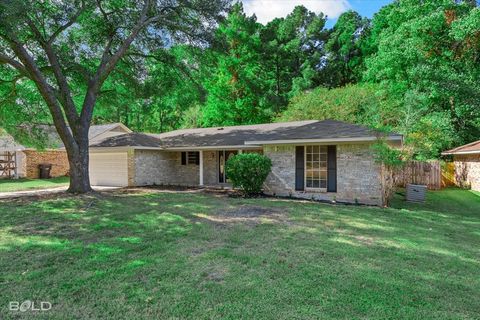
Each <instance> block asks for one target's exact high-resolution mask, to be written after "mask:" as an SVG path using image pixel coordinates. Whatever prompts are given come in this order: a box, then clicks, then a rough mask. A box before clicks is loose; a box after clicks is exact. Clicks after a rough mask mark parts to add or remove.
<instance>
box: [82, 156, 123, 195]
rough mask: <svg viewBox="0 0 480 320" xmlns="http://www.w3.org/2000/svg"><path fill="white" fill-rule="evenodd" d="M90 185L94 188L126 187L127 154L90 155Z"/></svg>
mask: <svg viewBox="0 0 480 320" xmlns="http://www.w3.org/2000/svg"><path fill="white" fill-rule="evenodd" d="M89 168H90V183H91V184H92V185H93V186H114V187H126V186H127V185H128V164H127V153H126V152H118V153H90V166H89Z"/></svg>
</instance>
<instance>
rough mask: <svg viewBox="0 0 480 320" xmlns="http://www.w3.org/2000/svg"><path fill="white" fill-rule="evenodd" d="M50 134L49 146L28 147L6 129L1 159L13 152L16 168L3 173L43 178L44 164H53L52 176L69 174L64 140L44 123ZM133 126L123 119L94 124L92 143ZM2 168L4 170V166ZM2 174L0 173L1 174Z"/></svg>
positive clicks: (0, 141)
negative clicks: (42, 169) (40, 148)
mask: <svg viewBox="0 0 480 320" xmlns="http://www.w3.org/2000/svg"><path fill="white" fill-rule="evenodd" d="M39 129H40V130H41V131H42V134H44V135H45V137H46V140H47V142H46V144H47V145H48V148H46V149H45V150H37V149H34V148H28V147H25V146H23V145H20V144H18V143H16V142H15V140H14V139H13V137H12V136H10V135H8V134H6V133H3V134H2V135H1V136H0V162H1V161H2V158H5V157H6V155H9V156H10V158H11V159H14V161H15V165H14V167H15V168H16V169H15V170H9V172H8V173H6V174H4V175H3V177H12V176H14V175H17V176H18V177H19V178H29V179H37V178H39V174H40V172H39V168H38V166H39V165H40V164H51V165H52V169H51V171H50V175H51V176H52V177H62V176H66V175H68V172H69V164H68V159H67V153H66V152H65V148H63V145H62V141H61V140H60V137H59V136H58V135H57V133H56V131H55V128H53V127H52V126H42V127H40V128H39ZM130 132H132V130H130V129H129V128H127V127H126V126H125V125H123V124H121V123H109V124H102V125H93V126H91V127H90V130H89V132H88V138H89V141H90V144H95V143H98V142H99V141H102V140H104V139H107V138H109V137H113V136H117V135H122V134H126V133H130ZM0 171H1V170H0ZM1 177H2V175H1V173H0V178H1Z"/></svg>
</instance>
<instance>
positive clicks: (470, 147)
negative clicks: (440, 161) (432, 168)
mask: <svg viewBox="0 0 480 320" xmlns="http://www.w3.org/2000/svg"><path fill="white" fill-rule="evenodd" d="M442 155H445V156H446V155H451V156H453V163H454V167H455V184H456V185H457V186H459V187H463V188H464V187H468V188H471V189H472V190H476V191H480V140H478V141H474V142H472V143H469V144H466V145H463V146H460V147H457V148H454V149H451V150H447V151H444V152H442Z"/></svg>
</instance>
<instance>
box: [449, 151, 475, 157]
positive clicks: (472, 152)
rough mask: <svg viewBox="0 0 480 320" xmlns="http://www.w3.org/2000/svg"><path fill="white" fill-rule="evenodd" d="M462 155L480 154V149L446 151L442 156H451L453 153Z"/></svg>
mask: <svg viewBox="0 0 480 320" xmlns="http://www.w3.org/2000/svg"><path fill="white" fill-rule="evenodd" d="M456 154H459V155H462V154H480V150H474V151H445V152H442V156H451V155H456Z"/></svg>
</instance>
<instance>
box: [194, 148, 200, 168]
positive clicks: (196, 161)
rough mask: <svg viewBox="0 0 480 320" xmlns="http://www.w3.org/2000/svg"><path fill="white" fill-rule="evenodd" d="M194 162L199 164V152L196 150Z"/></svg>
mask: <svg viewBox="0 0 480 320" xmlns="http://www.w3.org/2000/svg"><path fill="white" fill-rule="evenodd" d="M195 164H196V165H199V164H200V152H198V151H196V152H195Z"/></svg>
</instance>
